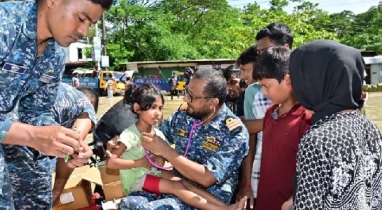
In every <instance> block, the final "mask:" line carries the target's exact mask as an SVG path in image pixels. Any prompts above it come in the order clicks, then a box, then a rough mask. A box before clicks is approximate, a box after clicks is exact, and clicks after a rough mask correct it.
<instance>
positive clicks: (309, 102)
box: [289, 40, 365, 123]
mask: <svg viewBox="0 0 382 210" xmlns="http://www.w3.org/2000/svg"><path fill="white" fill-rule="evenodd" d="M289 67H290V68H289V72H290V76H291V80H292V88H293V92H294V94H295V95H296V98H297V100H298V101H299V102H300V104H301V105H302V106H303V107H305V108H306V109H308V110H313V111H314V114H313V116H312V122H313V123H315V122H317V121H318V120H320V119H323V118H325V116H329V115H332V114H334V113H337V112H340V111H342V110H346V109H357V108H358V103H357V102H358V100H359V99H360V97H361V94H362V83H363V74H364V69H365V62H364V60H363V58H362V56H361V52H360V51H359V50H357V49H355V48H352V47H349V46H346V45H343V44H340V43H337V42H334V41H329V40H319V41H313V42H309V43H307V44H305V45H302V46H301V47H299V48H297V49H296V50H294V51H293V52H292V54H291V56H290V65H289Z"/></svg>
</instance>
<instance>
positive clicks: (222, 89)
mask: <svg viewBox="0 0 382 210" xmlns="http://www.w3.org/2000/svg"><path fill="white" fill-rule="evenodd" d="M192 79H202V80H206V81H207V85H206V87H205V88H204V90H203V93H204V94H205V95H207V96H209V97H214V98H218V99H219V106H221V105H223V104H224V102H225V99H226V96H227V81H226V80H225V78H224V77H223V73H222V72H221V71H216V70H213V69H199V70H197V71H196V72H195V74H194V76H193V77H192Z"/></svg>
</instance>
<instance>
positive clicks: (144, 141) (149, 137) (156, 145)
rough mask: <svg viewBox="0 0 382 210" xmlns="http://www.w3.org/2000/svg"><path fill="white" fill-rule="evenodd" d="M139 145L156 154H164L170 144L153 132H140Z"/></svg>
mask: <svg viewBox="0 0 382 210" xmlns="http://www.w3.org/2000/svg"><path fill="white" fill-rule="evenodd" d="M141 146H142V147H143V148H145V149H146V150H148V151H150V152H151V153H153V154H155V155H157V156H162V157H163V156H164V155H165V154H166V151H167V149H168V148H170V146H169V145H168V144H167V143H166V142H165V141H163V140H162V139H161V138H160V137H158V136H157V135H155V134H153V133H145V132H142V133H141Z"/></svg>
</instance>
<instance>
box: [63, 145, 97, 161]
mask: <svg viewBox="0 0 382 210" xmlns="http://www.w3.org/2000/svg"><path fill="white" fill-rule="evenodd" d="M80 145H81V148H82V152H79V153H75V154H73V155H72V159H70V160H69V162H68V163H67V164H68V166H69V167H70V168H75V167H81V166H83V165H85V164H86V163H88V162H89V158H90V157H91V156H92V155H93V151H92V150H91V149H90V147H89V145H88V144H87V143H86V142H84V141H80Z"/></svg>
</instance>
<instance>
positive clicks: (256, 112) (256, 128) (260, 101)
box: [237, 22, 293, 207]
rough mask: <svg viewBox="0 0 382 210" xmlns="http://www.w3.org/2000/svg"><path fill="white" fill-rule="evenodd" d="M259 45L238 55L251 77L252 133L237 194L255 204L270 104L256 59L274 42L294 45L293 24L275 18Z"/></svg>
mask: <svg viewBox="0 0 382 210" xmlns="http://www.w3.org/2000/svg"><path fill="white" fill-rule="evenodd" d="M256 40H257V46H251V47H250V48H248V49H247V50H246V51H245V52H243V53H242V54H241V55H240V57H239V58H238V63H239V64H240V69H241V72H242V76H241V77H242V78H243V79H246V80H247V81H248V83H247V84H248V87H247V89H246V94H245V97H244V116H245V119H246V120H245V121H244V124H245V126H246V127H247V129H248V132H249V134H250V135H251V141H250V142H249V152H248V156H247V157H246V158H245V159H244V161H243V169H242V173H243V179H242V180H241V184H240V188H241V189H240V191H239V194H238V198H237V199H240V198H242V197H243V196H247V197H248V198H250V204H251V206H253V207H255V205H256V197H257V186H258V183H259V179H260V163H261V151H262V132H261V131H262V130H263V120H262V119H263V117H264V115H265V112H266V110H267V109H268V107H269V106H270V105H271V102H270V100H268V99H267V98H266V97H265V95H263V93H262V90H261V86H260V85H259V84H258V83H257V82H256V81H255V80H254V79H253V73H255V71H256V69H254V63H255V62H256V60H257V57H258V55H260V54H261V53H263V52H264V51H265V50H266V49H267V48H269V47H272V46H285V47H288V48H292V44H293V34H292V32H291V30H290V28H289V27H288V26H287V25H285V24H284V23H281V22H275V23H271V24H269V25H267V26H266V27H264V28H262V29H261V30H260V31H259V32H258V33H257V35H256Z"/></svg>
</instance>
